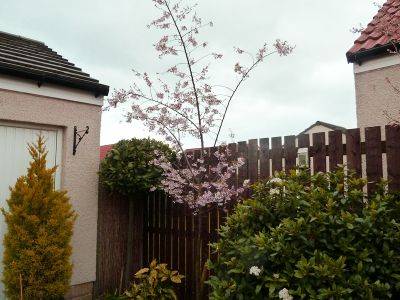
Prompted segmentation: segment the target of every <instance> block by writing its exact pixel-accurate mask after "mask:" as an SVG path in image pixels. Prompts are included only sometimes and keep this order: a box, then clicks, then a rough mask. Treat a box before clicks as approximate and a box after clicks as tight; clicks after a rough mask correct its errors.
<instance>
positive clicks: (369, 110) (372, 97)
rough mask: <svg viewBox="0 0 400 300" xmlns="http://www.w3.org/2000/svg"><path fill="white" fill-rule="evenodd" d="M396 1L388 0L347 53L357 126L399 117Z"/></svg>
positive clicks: (399, 7) (399, 5)
mask: <svg viewBox="0 0 400 300" xmlns="http://www.w3.org/2000/svg"><path fill="white" fill-rule="evenodd" d="M399 22H400V0H388V1H387V2H386V3H385V4H384V5H383V6H382V8H381V9H380V10H379V12H378V13H377V15H375V17H374V19H373V20H372V21H371V23H369V24H368V26H367V27H366V28H365V29H364V30H363V31H362V32H361V36H360V37H359V38H358V39H357V40H356V41H355V42H354V45H353V47H352V48H351V49H350V50H349V51H348V52H347V54H346V56H347V60H348V62H349V63H353V64H354V78H355V90H356V104H357V125H358V127H367V126H377V125H379V126H383V125H387V124H388V123H389V122H390V119H391V118H394V119H397V120H399V119H400V92H399V88H400V85H399V83H400V55H398V54H393V53H391V52H393V51H395V50H396V49H397V46H398V45H399V40H400V27H399V26H398V24H399Z"/></svg>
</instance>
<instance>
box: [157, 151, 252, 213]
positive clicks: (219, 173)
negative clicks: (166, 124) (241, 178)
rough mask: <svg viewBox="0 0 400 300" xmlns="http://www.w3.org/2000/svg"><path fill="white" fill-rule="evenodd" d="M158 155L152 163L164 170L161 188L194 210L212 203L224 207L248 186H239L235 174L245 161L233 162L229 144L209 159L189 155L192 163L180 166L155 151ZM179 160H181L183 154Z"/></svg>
mask: <svg viewBox="0 0 400 300" xmlns="http://www.w3.org/2000/svg"><path fill="white" fill-rule="evenodd" d="M211 152H212V151H211ZM156 156H157V158H156V159H154V160H153V161H152V164H154V165H157V166H158V167H161V168H162V169H163V171H164V179H163V180H162V181H161V188H162V189H163V190H164V191H165V192H167V193H168V194H169V195H171V196H172V197H173V199H174V201H176V202H178V203H186V204H187V205H188V206H189V207H190V208H192V209H194V210H198V209H199V208H200V207H204V206H206V205H208V204H211V203H216V204H217V205H219V206H225V205H226V204H227V203H229V202H230V201H231V200H233V199H236V198H237V197H238V196H239V195H240V194H241V193H243V191H244V189H245V184H246V183H243V184H240V185H239V186H236V176H235V175H236V172H237V169H238V168H239V167H241V166H242V165H243V164H244V160H243V159H242V158H239V159H237V160H235V161H232V160H231V159H230V152H229V150H228V149H227V148H226V147H221V148H220V149H218V150H217V151H215V152H214V153H209V156H206V158H204V157H203V158H201V157H200V158H195V157H194V156H193V155H187V157H188V158H189V160H190V162H188V163H187V162H185V161H184V162H183V163H181V164H180V165H178V164H174V163H171V162H169V161H168V160H166V158H165V157H164V156H163V155H162V154H160V153H156ZM179 160H180V161H182V157H181V158H180V159H178V161H179ZM154 188H157V187H154Z"/></svg>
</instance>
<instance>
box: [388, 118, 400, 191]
mask: <svg viewBox="0 0 400 300" xmlns="http://www.w3.org/2000/svg"><path fill="white" fill-rule="evenodd" d="M385 130H386V157H387V173H388V180H389V190H390V191H400V126H398V125H397V126H386V128H385Z"/></svg>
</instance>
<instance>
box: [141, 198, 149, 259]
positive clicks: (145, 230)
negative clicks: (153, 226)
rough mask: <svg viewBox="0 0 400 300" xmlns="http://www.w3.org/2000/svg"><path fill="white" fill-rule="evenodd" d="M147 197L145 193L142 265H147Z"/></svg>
mask: <svg viewBox="0 0 400 300" xmlns="http://www.w3.org/2000/svg"><path fill="white" fill-rule="evenodd" d="M149 199H150V194H147V195H146V198H145V200H144V201H145V203H144V209H143V266H148V265H149V259H151V258H150V257H149Z"/></svg>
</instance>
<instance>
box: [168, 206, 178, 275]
mask: <svg viewBox="0 0 400 300" xmlns="http://www.w3.org/2000/svg"><path fill="white" fill-rule="evenodd" d="M170 203H171V205H172V209H171V214H172V228H173V229H172V232H171V242H172V263H171V265H172V269H174V270H179V239H180V232H179V204H178V203H174V202H173V201H170Z"/></svg>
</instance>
